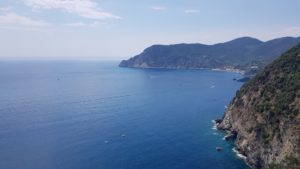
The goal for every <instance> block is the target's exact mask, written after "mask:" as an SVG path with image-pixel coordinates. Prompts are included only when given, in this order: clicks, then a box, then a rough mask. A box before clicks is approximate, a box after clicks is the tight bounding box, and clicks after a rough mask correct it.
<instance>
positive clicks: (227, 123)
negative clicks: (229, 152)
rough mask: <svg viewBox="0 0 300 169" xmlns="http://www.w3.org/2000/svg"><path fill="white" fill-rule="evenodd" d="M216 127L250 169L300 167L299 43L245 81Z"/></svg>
mask: <svg viewBox="0 0 300 169" xmlns="http://www.w3.org/2000/svg"><path fill="white" fill-rule="evenodd" d="M276 43H277V42H276ZM270 49H273V48H270ZM217 127H218V128H219V129H225V130H229V131H231V133H234V135H236V141H235V143H236V147H237V150H239V151H240V152H241V153H242V154H243V155H245V156H246V157H247V159H246V161H247V162H248V163H249V164H250V165H251V166H252V167H253V168H257V169H261V168H266V169H300V44H299V45H297V46H296V47H294V48H292V49H291V50H289V51H288V52H286V53H284V54H283V55H282V56H281V57H280V58H279V59H276V60H275V61H274V62H272V63H271V64H270V65H268V66H266V67H265V69H264V70H263V71H261V72H260V73H258V74H257V75H256V76H255V77H254V78H252V79H251V80H250V81H248V82H246V83H245V84H244V85H243V86H242V87H241V89H240V90H239V91H238V92H237V94H236V96H235V97H234V99H233V100H232V101H231V103H230V105H229V106H228V109H227V111H226V113H225V116H224V118H223V119H222V120H219V121H218V125H217Z"/></svg>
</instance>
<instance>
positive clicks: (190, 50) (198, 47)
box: [119, 37, 300, 73]
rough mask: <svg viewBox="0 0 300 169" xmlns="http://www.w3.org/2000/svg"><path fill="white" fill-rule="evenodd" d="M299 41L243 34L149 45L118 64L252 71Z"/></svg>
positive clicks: (123, 65) (298, 39)
mask: <svg viewBox="0 0 300 169" xmlns="http://www.w3.org/2000/svg"><path fill="white" fill-rule="evenodd" d="M299 42H300V38H292V37H284V38H278V39H274V40H270V41H267V42H262V41H260V40H257V39H254V38H251V37H243V38H238V39H235V40H232V41H229V42H225V43H219V44H215V45H204V44H175V45H153V46H151V47H149V48H147V49H145V50H144V51H143V52H142V53H141V54H139V55H137V56H135V57H133V58H130V59H128V60H123V61H122V62H121V63H120V65H119V66H121V67H135V68H172V69H194V68H209V69H214V68H218V69H239V70H243V71H246V72H249V73H251V72H253V71H254V72H255V70H253V67H255V69H257V68H259V69H260V68H263V67H264V66H265V65H266V64H267V63H270V62H271V61H273V60H274V59H275V58H277V57H279V55H280V54H281V53H283V52H285V51H286V50H288V49H289V48H291V47H293V46H294V45H296V44H297V43H299Z"/></svg>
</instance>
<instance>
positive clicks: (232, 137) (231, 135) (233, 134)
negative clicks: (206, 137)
mask: <svg viewBox="0 0 300 169" xmlns="http://www.w3.org/2000/svg"><path fill="white" fill-rule="evenodd" d="M236 136H237V133H236V132H235V131H231V132H229V133H228V134H227V135H226V136H225V137H224V140H226V141H230V140H235V139H236Z"/></svg>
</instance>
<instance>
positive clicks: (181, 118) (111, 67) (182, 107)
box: [0, 61, 248, 169]
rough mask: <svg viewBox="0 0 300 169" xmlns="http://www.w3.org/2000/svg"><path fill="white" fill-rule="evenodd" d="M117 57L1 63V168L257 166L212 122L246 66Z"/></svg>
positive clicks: (220, 168) (198, 168) (209, 168)
mask: <svg viewBox="0 0 300 169" xmlns="http://www.w3.org/2000/svg"><path fill="white" fill-rule="evenodd" d="M117 64H118V63H117V62H98V61H97V62H95V61H94V62H91V61H80V62H79V61H78V62H76V61H64V62H63V61H60V62H51V61H48V62H42V61H25V62H18V61H8V62H0V82H1V83H0V168H2V169H11V168H22V169H41V168H43V169H47V168H49V169H52V168H55V169H60V168H61V169H77V168H78V169H94V168H99V169H245V168H248V167H247V166H246V165H245V164H244V162H243V161H242V160H240V159H239V158H238V157H236V155H235V154H234V153H233V152H232V146H233V145H232V144H230V143H228V142H224V141H223V140H222V137H223V135H222V133H218V132H217V131H215V130H213V129H212V122H211V120H212V119H215V118H217V117H221V116H222V114H223V111H224V106H225V105H226V104H228V102H229V101H230V99H231V98H232V97H233V96H234V94H235V92H236V90H237V89H238V88H239V87H240V86H241V83H238V82H235V81H233V80H232V79H233V78H236V77H239V76H240V75H238V74H234V73H228V72H227V73H226V72H214V71H208V70H185V71H183V70H142V69H129V68H119V67H117ZM217 146H221V147H223V148H224V150H223V151H222V152H217V151H216V150H215V148H216V147H217Z"/></svg>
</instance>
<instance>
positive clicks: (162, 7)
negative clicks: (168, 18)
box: [151, 6, 167, 11]
mask: <svg viewBox="0 0 300 169" xmlns="http://www.w3.org/2000/svg"><path fill="white" fill-rule="evenodd" d="M151 9H153V10H156V11H164V10H166V9H167V8H166V7H164V6H152V7H151Z"/></svg>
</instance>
